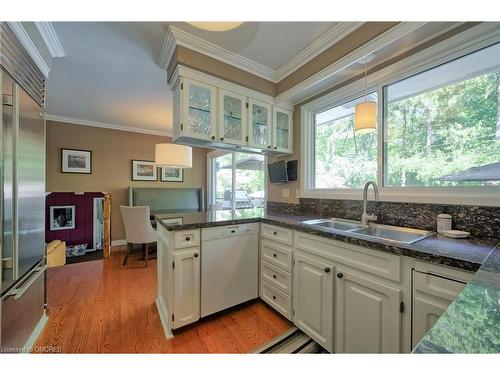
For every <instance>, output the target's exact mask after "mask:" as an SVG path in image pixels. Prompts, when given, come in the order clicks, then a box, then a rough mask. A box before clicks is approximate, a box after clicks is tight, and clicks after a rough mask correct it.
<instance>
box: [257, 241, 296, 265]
mask: <svg viewBox="0 0 500 375" xmlns="http://www.w3.org/2000/svg"><path fill="white" fill-rule="evenodd" d="M292 256H293V251H292V249H291V248H289V247H286V246H282V245H280V244H277V243H275V242H273V241H267V240H262V241H261V246H260V257H261V260H265V261H267V262H269V263H271V264H272V265H274V266H276V267H279V268H281V269H282V270H285V271H288V272H292Z"/></svg>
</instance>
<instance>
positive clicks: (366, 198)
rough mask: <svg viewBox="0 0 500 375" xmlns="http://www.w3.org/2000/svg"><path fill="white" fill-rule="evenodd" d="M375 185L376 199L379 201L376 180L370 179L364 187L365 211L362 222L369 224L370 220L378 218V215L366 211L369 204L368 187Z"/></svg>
mask: <svg viewBox="0 0 500 375" xmlns="http://www.w3.org/2000/svg"><path fill="white" fill-rule="evenodd" d="M370 185H372V186H373V192H374V193H375V200H376V201H378V200H379V198H378V186H377V183H376V182H375V181H368V182H367V183H366V184H365V187H364V188H363V213H362V214H361V224H363V225H368V222H370V221H375V220H377V216H375V215H368V214H367V213H366V208H367V206H368V187H369V186H370Z"/></svg>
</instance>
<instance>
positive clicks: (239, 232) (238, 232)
mask: <svg viewBox="0 0 500 375" xmlns="http://www.w3.org/2000/svg"><path fill="white" fill-rule="evenodd" d="M256 233H259V223H249V224H237V225H225V226H222V227H213V228H203V229H202V230H201V236H202V237H203V241H210V240H213V239H215V238H221V237H233V236H243V235H246V234H256Z"/></svg>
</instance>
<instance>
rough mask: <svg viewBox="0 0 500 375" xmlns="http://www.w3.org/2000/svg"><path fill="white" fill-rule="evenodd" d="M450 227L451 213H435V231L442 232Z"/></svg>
mask: <svg viewBox="0 0 500 375" xmlns="http://www.w3.org/2000/svg"><path fill="white" fill-rule="evenodd" d="M450 229H451V215H448V214H439V215H437V232H438V233H442V232H443V231H445V230H450Z"/></svg>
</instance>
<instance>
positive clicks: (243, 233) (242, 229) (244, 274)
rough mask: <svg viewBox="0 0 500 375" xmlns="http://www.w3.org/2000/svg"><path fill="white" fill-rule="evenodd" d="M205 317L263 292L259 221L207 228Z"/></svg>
mask: <svg viewBox="0 0 500 375" xmlns="http://www.w3.org/2000/svg"><path fill="white" fill-rule="evenodd" d="M201 240H202V243H201V316H202V317H203V316H207V315H210V314H213V313H215V312H217V311H221V310H224V309H227V308H228V307H231V306H235V305H237V304H239V303H242V302H245V301H249V300H251V299H254V298H257V297H258V295H259V288H258V284H259V223H250V224H241V225H230V226H224V227H214V228H203V229H202V232H201Z"/></svg>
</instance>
